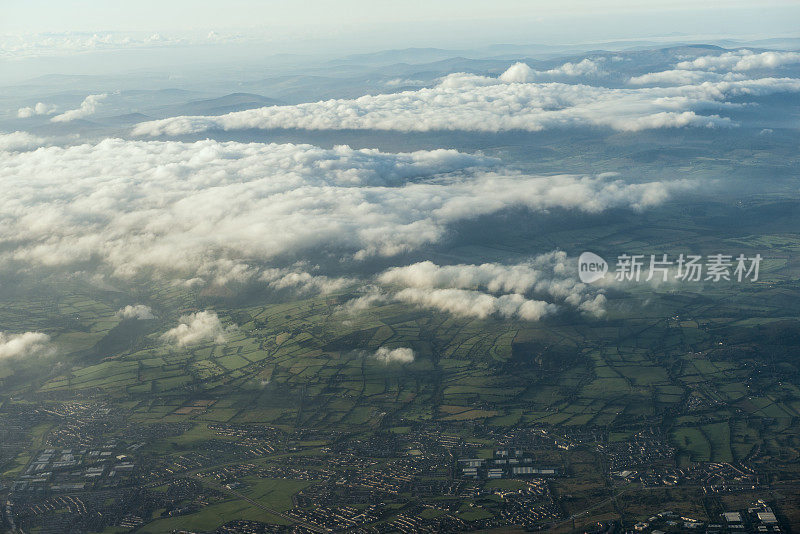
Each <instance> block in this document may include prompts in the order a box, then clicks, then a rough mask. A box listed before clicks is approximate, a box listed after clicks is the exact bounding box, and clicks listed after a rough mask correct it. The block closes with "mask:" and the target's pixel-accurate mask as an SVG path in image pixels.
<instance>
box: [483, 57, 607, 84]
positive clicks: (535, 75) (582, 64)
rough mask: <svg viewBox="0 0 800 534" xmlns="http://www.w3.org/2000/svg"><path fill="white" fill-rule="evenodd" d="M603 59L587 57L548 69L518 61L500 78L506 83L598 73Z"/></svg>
mask: <svg viewBox="0 0 800 534" xmlns="http://www.w3.org/2000/svg"><path fill="white" fill-rule="evenodd" d="M601 61H602V58H600V59H598V60H593V59H589V58H586V59H582V60H581V61H578V62H577V63H571V62H567V63H564V64H563V65H561V66H560V67H555V68H552V69H548V70H534V69H532V68H531V67H530V66H529V65H528V64H527V63H521V62H517V63H514V64H513V65H511V66H510V67H509V68H508V69H507V70H506V71H505V72H504V73H503V74H501V75H500V77H499V80H500V81H503V82H506V83H530V82H535V81H537V80H541V79H543V78H563V77H577V76H591V75H597V74H599V73H600V63H601Z"/></svg>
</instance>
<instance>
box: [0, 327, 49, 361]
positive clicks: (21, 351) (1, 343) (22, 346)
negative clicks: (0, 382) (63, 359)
mask: <svg viewBox="0 0 800 534" xmlns="http://www.w3.org/2000/svg"><path fill="white" fill-rule="evenodd" d="M53 350H54V348H53V346H52V345H51V343H50V336H48V335H47V334H43V333H42V332H25V333H24V334H6V333H3V332H0V360H3V359H6V358H25V357H29V356H41V355H45V354H49V353H52V352H53Z"/></svg>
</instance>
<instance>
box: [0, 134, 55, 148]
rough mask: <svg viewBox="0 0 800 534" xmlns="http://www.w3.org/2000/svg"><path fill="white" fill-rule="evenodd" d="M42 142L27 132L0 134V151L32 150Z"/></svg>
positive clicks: (42, 140) (39, 138) (42, 141)
mask: <svg viewBox="0 0 800 534" xmlns="http://www.w3.org/2000/svg"><path fill="white" fill-rule="evenodd" d="M44 142H45V140H44V139H43V138H41V137H39V136H36V135H33V134H29V133H28V132H20V131H17V132H11V133H0V151H8V152H10V151H15V150H32V149H34V148H38V147H40V146H42V144H43V143H44Z"/></svg>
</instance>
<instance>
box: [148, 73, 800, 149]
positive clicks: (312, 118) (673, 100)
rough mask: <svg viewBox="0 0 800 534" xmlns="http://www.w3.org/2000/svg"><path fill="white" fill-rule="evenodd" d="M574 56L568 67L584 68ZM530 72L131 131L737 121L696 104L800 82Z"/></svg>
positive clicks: (636, 126) (175, 120)
mask: <svg viewBox="0 0 800 534" xmlns="http://www.w3.org/2000/svg"><path fill="white" fill-rule="evenodd" d="M578 65H580V63H578V64H575V65H573V66H571V67H570V68H569V69H566V70H565V72H567V71H569V72H578V71H580V70H581V68H579V67H578ZM562 68H564V67H563V66H562ZM532 72H535V71H532V70H531V69H530V68H529V67H527V66H526V65H523V64H517V65H514V66H512V67H511V68H510V69H509V70H508V71H506V73H504V74H502V75H501V77H500V78H489V77H485V76H478V75H475V74H464V73H456V74H450V75H448V76H445V77H444V78H442V79H441V80H440V81H439V83H438V85H436V86H434V87H430V88H422V89H418V90H414V91H402V92H399V93H390V94H379V95H365V96H362V97H360V98H356V99H353V100H348V99H339V100H326V101H321V102H311V103H304V104H297V105H288V106H269V107H263V108H258V109H250V110H245V111H238V112H233V113H228V114H226V115H221V116H182V117H171V118H167V119H161V120H156V121H148V122H142V123H140V124H137V125H136V126H135V127H134V129H133V135H135V136H160V135H183V134H192V133H198V132H203V131H207V130H215V129H216V130H239V129H250V128H258V129H266V130H270V129H281V128H290V129H295V128H297V129H307V130H341V129H355V130H395V131H402V132H415V131H458V130H463V131H481V132H499V131H509V130H522V131H541V130H546V129H553V128H569V127H587V126H589V127H603V128H611V129H613V130H618V131H633V132H635V131H641V130H648V129H656V128H678V127H686V126H691V127H706V128H710V127H720V126H735V123H733V122H732V121H731V120H730V119H728V118H724V117H720V116H718V115H715V114H701V113H700V111H703V112H708V111H709V110H712V109H722V108H724V107H725V105H726V102H727V99H728V98H730V97H734V96H742V95H750V96H758V95H766V94H772V93H779V92H798V91H800V80H797V79H793V78H760V79H741V80H740V79H726V77H722V78H721V79H719V80H718V81H702V80H705V79H706V78H708V76H705V77H704V78H702V77H698V78H697V79H696V81H697V83H690V84H688V85H679V86H675V87H625V88H609V87H599V86H592V85H586V84H565V83H553V82H548V83H527V82H526V83H521V82H520V80H527V79H528V78H529V77H530V76H531V74H530V73H532ZM654 76H655V75H654ZM665 76H667V75H665ZM672 76H677V75H676V74H675V73H673V74H672ZM684 76H687V75H684ZM504 78H505V80H504ZM689 78H691V77H689ZM644 80H645V81H646V80H647V78H645V79H644ZM662 81H663V80H662ZM689 81H690V82H691V81H692V80H691V79H689ZM634 85H635V83H634Z"/></svg>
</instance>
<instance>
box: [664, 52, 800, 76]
mask: <svg viewBox="0 0 800 534" xmlns="http://www.w3.org/2000/svg"><path fill="white" fill-rule="evenodd" d="M795 63H800V52H760V53H759V52H753V51H751V50H735V51H732V52H723V53H722V54H719V55H716V56H700V57H698V58H695V59H692V60H688V61H681V62H680V63H678V64H677V65H676V68H678V69H702V70H711V71H716V70H726V71H749V70H756V69H774V68H777V67H780V66H783V65H791V64H795Z"/></svg>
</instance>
